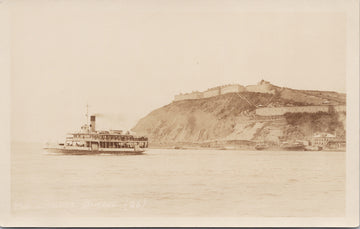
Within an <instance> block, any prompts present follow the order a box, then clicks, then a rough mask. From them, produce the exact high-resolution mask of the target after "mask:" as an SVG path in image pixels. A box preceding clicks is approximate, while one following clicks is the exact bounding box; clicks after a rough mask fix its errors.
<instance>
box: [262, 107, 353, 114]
mask: <svg viewBox="0 0 360 229" xmlns="http://www.w3.org/2000/svg"><path fill="white" fill-rule="evenodd" d="M329 108H330V106H301V107H271V108H270V107H264V108H257V109H256V115H259V116H279V115H284V114H285V113H304V112H307V113H316V112H320V111H323V112H329ZM334 109H335V111H337V112H340V111H346V106H334Z"/></svg>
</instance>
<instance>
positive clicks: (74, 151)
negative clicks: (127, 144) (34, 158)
mask: <svg viewBox="0 0 360 229" xmlns="http://www.w3.org/2000/svg"><path fill="white" fill-rule="evenodd" d="M44 150H46V151H47V152H49V153H56V154H67V155H99V154H114V155H140V154H143V152H145V150H144V149H138V150H134V149H133V148H122V149H99V150H91V149H74V148H73V149H71V148H44Z"/></svg>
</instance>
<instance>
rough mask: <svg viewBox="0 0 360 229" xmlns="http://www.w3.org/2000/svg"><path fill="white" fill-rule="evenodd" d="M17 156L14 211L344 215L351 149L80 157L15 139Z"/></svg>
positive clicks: (163, 151)
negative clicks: (347, 152) (346, 178)
mask: <svg viewBox="0 0 360 229" xmlns="http://www.w3.org/2000/svg"><path fill="white" fill-rule="evenodd" d="M11 156H12V163H11V165H12V167H11V182H12V183H11V197H12V213H13V214H15V215H31V216H34V215H39V216H44V215H49V216H52V215H64V216H66V215H74V214H76V216H92V215H94V216H95V215H96V216H101V217H106V216H109V217H114V216H119V217H121V216H141V217H146V216H172V217H187V216H201V217H210V216H224V217H226V216H229V217H252V216H256V217H267V216H269V217H286V216H293V217H306V216H319V217H326V216H343V215H344V214H345V153H344V152H341V153H339V152H310V151H309V152H265V151H248V152H244V151H231V150H219V151H217V150H167V149H161V150H158V149H149V150H148V151H147V152H146V153H145V154H144V155H128V156H126V155H121V156H116V155H92V156H91V155H90V156H84V155H82V156H75V155H58V154H55V155H54V154H48V153H46V152H44V151H43V150H42V148H41V145H37V144H13V145H12V155H11Z"/></svg>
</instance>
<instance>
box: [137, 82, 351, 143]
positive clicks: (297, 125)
mask: <svg viewBox="0 0 360 229" xmlns="http://www.w3.org/2000/svg"><path fill="white" fill-rule="evenodd" d="M345 128H346V94H343V93H337V92H333V91H316V90H297V89H291V88H286V87H279V86H275V85H272V84H271V83H270V82H268V81H265V80H262V81H260V82H259V83H258V84H256V85H249V86H242V85H240V84H231V85H223V86H218V87H214V88H210V89H208V90H206V91H204V92H199V91H195V92H192V93H186V94H178V95H175V97H174V101H173V102H172V103H170V104H168V105H165V106H163V107H161V108H159V109H156V110H154V111H152V112H151V113H150V114H148V115H147V116H146V117H144V118H142V119H141V120H140V121H139V122H138V123H137V125H136V126H135V127H134V128H133V131H135V132H137V133H139V134H142V135H147V136H148V137H149V141H150V143H151V144H152V145H157V146H159V145H163V146H164V145H167V146H169V145H170V146H178V145H181V146H183V145H194V144H195V145H197V146H198V145H201V146H205V147H214V146H215V147H218V146H220V147H221V146H228V145H236V147H245V146H253V145H254V144H255V143H256V142H259V141H265V142H267V143H269V144H274V145H278V144H280V143H281V142H284V141H296V140H302V141H308V142H311V141H312V142H314V143H319V142H322V144H325V143H326V144H327V141H329V139H330V137H321V139H320V140H319V139H315V140H314V138H315V136H335V137H334V139H335V138H336V139H339V138H341V139H344V136H345V132H346V130H345ZM323 138H324V139H323ZM342 141H343V140H342ZM324 142H325V143H324Z"/></svg>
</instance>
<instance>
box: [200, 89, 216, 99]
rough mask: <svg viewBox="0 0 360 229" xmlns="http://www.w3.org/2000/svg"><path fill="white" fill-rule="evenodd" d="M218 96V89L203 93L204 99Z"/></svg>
mask: <svg viewBox="0 0 360 229" xmlns="http://www.w3.org/2000/svg"><path fill="white" fill-rule="evenodd" d="M218 95H220V88H213V89H209V90H207V91H204V92H203V97H204V98H209V97H214V96H218Z"/></svg>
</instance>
